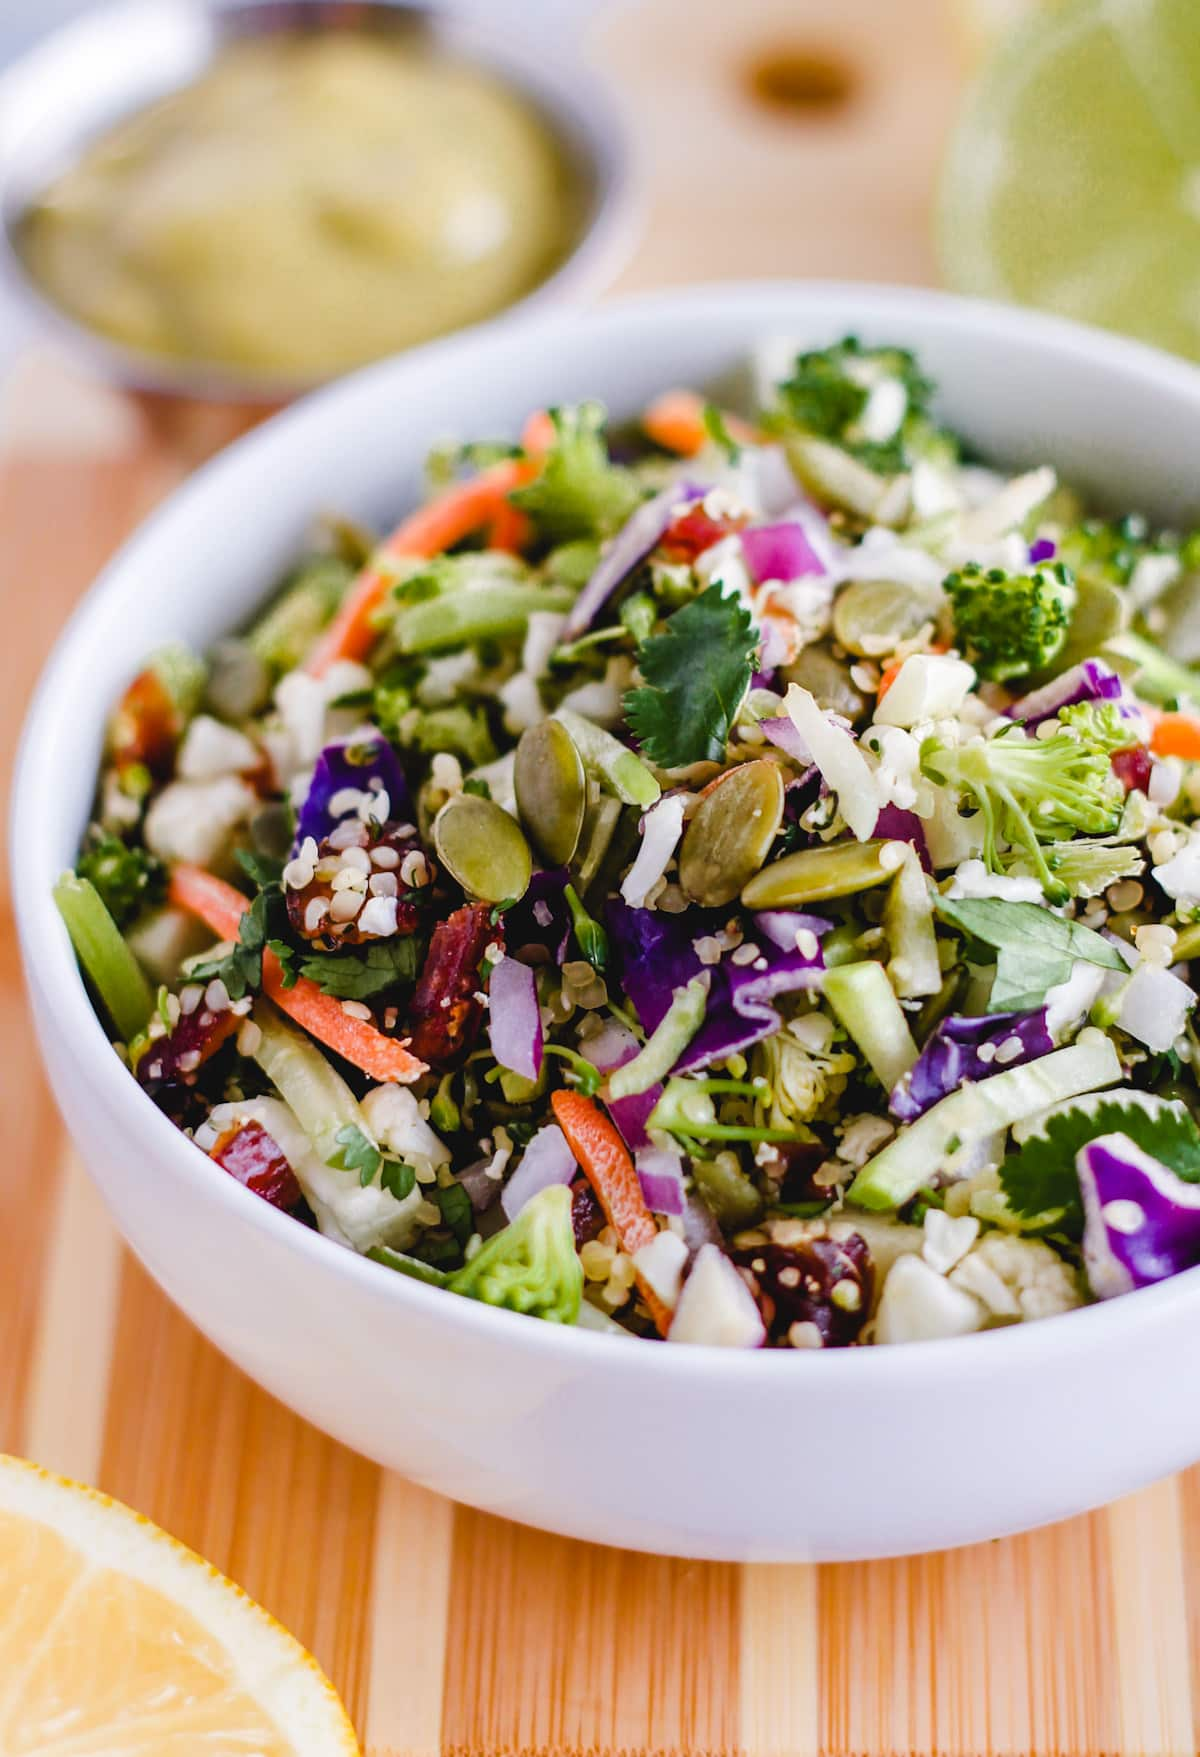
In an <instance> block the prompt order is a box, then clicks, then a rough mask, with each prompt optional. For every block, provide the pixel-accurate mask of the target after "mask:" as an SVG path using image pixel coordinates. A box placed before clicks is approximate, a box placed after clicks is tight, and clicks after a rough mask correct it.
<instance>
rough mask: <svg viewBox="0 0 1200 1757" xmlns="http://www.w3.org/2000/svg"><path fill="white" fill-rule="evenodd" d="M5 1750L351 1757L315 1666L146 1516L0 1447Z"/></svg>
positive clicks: (1, 1730)
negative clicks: (1, 1451)
mask: <svg viewBox="0 0 1200 1757" xmlns="http://www.w3.org/2000/svg"><path fill="white" fill-rule="evenodd" d="M0 1752H3V1753H4V1757H56V1754H59V1753H61V1757H67V1754H68V1753H69V1754H70V1757H118V1754H119V1757H198V1754H199V1753H200V1752H204V1753H207V1754H210V1757H357V1753H358V1743H357V1740H356V1739H355V1736H354V1730H353V1728H352V1727H351V1725H350V1722H349V1720H348V1719H347V1716H346V1712H345V1710H344V1709H343V1707H342V1705H341V1703H340V1702H339V1701H338V1699H337V1696H336V1695H335V1694H334V1690H333V1686H332V1685H331V1684H330V1683H329V1681H328V1679H327V1678H326V1677H325V1676H324V1674H323V1673H322V1672H321V1669H320V1667H319V1666H318V1665H317V1662H316V1661H315V1660H314V1659H313V1658H312V1656H311V1654H308V1653H306V1652H305V1651H304V1649H303V1648H302V1647H301V1646H300V1644H299V1642H298V1641H295V1640H294V1639H293V1638H292V1636H290V1635H289V1634H288V1633H287V1632H286V1630H284V1629H281V1628H280V1626H279V1624H278V1623H276V1622H275V1621H274V1619H273V1618H271V1617H269V1616H268V1615H267V1613H266V1611H264V1610H261V1609H260V1608H259V1606H258V1605H256V1604H254V1603H253V1602H252V1601H251V1600H250V1599H248V1598H247V1597H246V1595H245V1593H244V1592H242V1591H241V1589H240V1588H239V1587H237V1586H234V1585H233V1583H232V1582H231V1581H229V1580H226V1579H224V1578H223V1576H222V1575H220V1574H218V1573H217V1571H216V1569H215V1568H212V1567H210V1566H209V1564H208V1563H207V1562H203V1561H201V1559H200V1558H199V1556H196V1555H193V1554H192V1552H191V1551H190V1550H187V1549H185V1548H184V1547H183V1545H182V1544H180V1543H177V1542H176V1541H175V1539H174V1538H172V1537H168V1536H167V1534H166V1532H164V1531H160V1530H159V1529H158V1527H157V1526H156V1525H152V1524H151V1523H150V1521H149V1520H148V1519H143V1518H141V1517H140V1516H139V1515H138V1514H136V1513H133V1512H131V1511H130V1510H129V1508H128V1507H122V1506H121V1505H120V1503H119V1502H117V1501H113V1500H110V1499H109V1497H108V1496H107V1495H101V1494H98V1493H97V1492H96V1491H95V1490H93V1489H85V1488H80V1487H79V1486H78V1485H76V1484H74V1483H69V1482H65V1481H64V1480H63V1479H62V1478H61V1477H55V1476H51V1475H50V1474H49V1473H48V1472H47V1471H44V1470H39V1469H38V1468H37V1466H36V1465H32V1464H23V1463H22V1462H20V1460H18V1459H15V1458H4V1457H0Z"/></svg>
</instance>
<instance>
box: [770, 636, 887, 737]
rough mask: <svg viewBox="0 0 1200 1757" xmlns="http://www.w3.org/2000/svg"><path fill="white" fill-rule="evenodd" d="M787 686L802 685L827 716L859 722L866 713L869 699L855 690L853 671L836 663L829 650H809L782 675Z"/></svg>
mask: <svg viewBox="0 0 1200 1757" xmlns="http://www.w3.org/2000/svg"><path fill="white" fill-rule="evenodd" d="M780 676H781V677H782V678H783V681H784V682H785V683H798V684H799V685H800V687H801V689H806V690H807V691H808V693H809V694H810V695H811V696H812V697H813V699H814V701H815V702H816V704H817V706H818V707H819V708H824V709H825V711H826V713H833V714H843V715H845V717H846V719H847V720H857V719H858V718H859V716H860V715H862V714H864V713H865V712H866V708H867V702H866V697H865V696H864V695H862V694H861V693H860V692H859V691H858V690H857V689H856V688H855V687H854V683H853V681H852V679H851V676H850V667H849V666H848V665H843V663H842V661H841V660H840V659H835V658H834V656H833V654H832V653H831V652H830V651H829V648H828V647H805V648H804V650H803V652H802V653H800V654H799V656H798V657H797V658H796V659H794V660H793V662H792V663H791V664H790V665H785V666H784V667H783V669H782V671H781V673H780Z"/></svg>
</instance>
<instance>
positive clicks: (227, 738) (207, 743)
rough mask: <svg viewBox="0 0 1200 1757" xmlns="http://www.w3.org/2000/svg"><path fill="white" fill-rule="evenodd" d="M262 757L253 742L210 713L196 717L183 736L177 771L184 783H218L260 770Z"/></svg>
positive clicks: (234, 727) (176, 765) (235, 728)
mask: <svg viewBox="0 0 1200 1757" xmlns="http://www.w3.org/2000/svg"><path fill="white" fill-rule="evenodd" d="M260 761H261V758H260V756H259V750H258V746H257V745H256V744H255V743H254V741H253V739H250V738H247V737H246V734H245V733H244V732H239V731H238V730H237V727H236V726H226V725H225V723H224V721H222V720H215V719H214V718H213V716H212V715H211V714H197V715H196V718H195V719H194V720H193V721H192V722H191V723H190V725H189V726H188V729H187V731H186V732H185V733H184V737H183V743H182V744H181V745H180V747H179V757H178V760H177V762H176V764H175V772H176V774H177V775H178V776H179V778H180V780H182V781H215V780H216V779H217V777H218V776H219V775H239V774H242V773H243V772H244V771H246V770H247V769H253V768H257V766H258V764H259V762H260Z"/></svg>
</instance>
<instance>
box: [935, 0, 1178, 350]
mask: <svg viewBox="0 0 1200 1757" xmlns="http://www.w3.org/2000/svg"><path fill="white" fill-rule="evenodd" d="M937 229H938V250H939V254H940V257H941V262H942V269H943V273H944V275H945V278H946V280H947V281H948V282H949V284H950V285H951V286H953V287H955V288H957V289H958V290H959V291H960V292H964V293H977V294H983V295H985V296H987V297H990V298H995V299H1009V300H1015V301H1016V302H1018V303H1019V304H1024V305H1037V306H1040V307H1042V308H1043V309H1045V310H1049V311H1059V312H1063V313H1064V314H1066V315H1067V316H1070V317H1078V318H1083V319H1085V320H1086V321H1088V322H1090V323H1098V324H1102V325H1104V326H1105V327H1106V328H1109V329H1115V330H1121V331H1123V332H1124V333H1125V334H1127V335H1133V336H1139V337H1141V338H1142V339H1144V340H1146V341H1150V342H1156V343H1157V344H1158V345H1159V346H1160V347H1163V348H1169V349H1172V350H1173V351H1174V352H1176V353H1179V354H1187V355H1191V356H1192V357H1193V358H1196V359H1200V0H1062V3H1061V4H1058V5H1054V6H1049V7H1047V8H1046V9H1045V10H1042V9H1035V10H1034V11H1033V12H1032V13H1031V14H1030V15H1029V17H1028V18H1026V19H1025V20H1023V22H1022V23H1021V24H1020V25H1019V26H1018V27H1017V28H1016V29H1015V30H1014V31H1013V32H1012V34H1011V35H1010V36H1008V37H1007V38H1006V39H1005V41H1004V43H1003V44H1002V46H1001V48H1000V50H999V52H998V53H997V54H996V55H995V57H994V58H993V59H992V60H991V61H990V62H989V63H988V64H987V65H986V66H985V67H984V69H983V71H982V74H981V75H980V77H979V79H978V81H977V82H976V84H975V86H974V88H973V90H972V92H971V94H970V97H969V98H968V100H967V106H966V109H965V111H964V114H963V116H962V119H961V121H960V123H959V125H958V127H957V129H956V131H955V133H954V137H953V139H952V141H951V144H950V149H949V154H948V157H947V161H946V165H945V170H944V173H943V180H942V187H941V192H940V199H939V203H938V218H937Z"/></svg>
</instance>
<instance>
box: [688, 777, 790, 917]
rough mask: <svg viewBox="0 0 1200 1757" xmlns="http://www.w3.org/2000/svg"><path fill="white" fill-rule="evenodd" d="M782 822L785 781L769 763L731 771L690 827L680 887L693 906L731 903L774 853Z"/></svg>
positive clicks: (705, 906)
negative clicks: (776, 837) (774, 842)
mask: <svg viewBox="0 0 1200 1757" xmlns="http://www.w3.org/2000/svg"><path fill="white" fill-rule="evenodd" d="M782 818H783V777H782V776H781V775H780V773H779V769H778V767H777V765H776V764H775V763H773V762H771V761H769V760H768V759H767V758H765V757H759V758H757V759H756V760H755V761H754V762H751V763H743V764H742V765H741V767H740V768H737V769H731V770H730V771H729V773H728V774H727V775H723V776H722V777H721V779H720V780H719V781H718V782H717V783H716V785H715V786H714V787H713V788H712V790H711V792H709V793H707V794H706V795H705V797H704V798H703V799H702V800H701V802H700V807H699V810H698V811H697V812H696V815H695V817H694V818H693V819H692V821H691V823H690V824H689V825H688V827H687V830H686V832H685V834H684V838H683V847H682V848H681V850H680V854H679V882H680V884H681V885H682V886H683V888H684V890H685V891H686V892H687V894H688V896H689V897H690V898H691V899H692V901H693V902H694V903H699V904H701V905H702V906H703V907H704V908H706V909H716V908H718V907H720V906H721V905H722V904H724V903H732V902H733V899H734V898H735V897H736V896H737V894H738V892H739V891H740V890H741V888H742V886H743V885H745V884H747V883H748V882H749V880H750V879H752V878H753V877H754V875H755V873H756V872H758V871H759V869H760V868H761V866H762V864H763V861H764V860H765V859H766V858H767V855H768V854H769V853H770V851H771V843H772V842H773V841H774V840H775V836H776V834H777V832H778V830H779V825H780V822H781V821H782Z"/></svg>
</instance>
